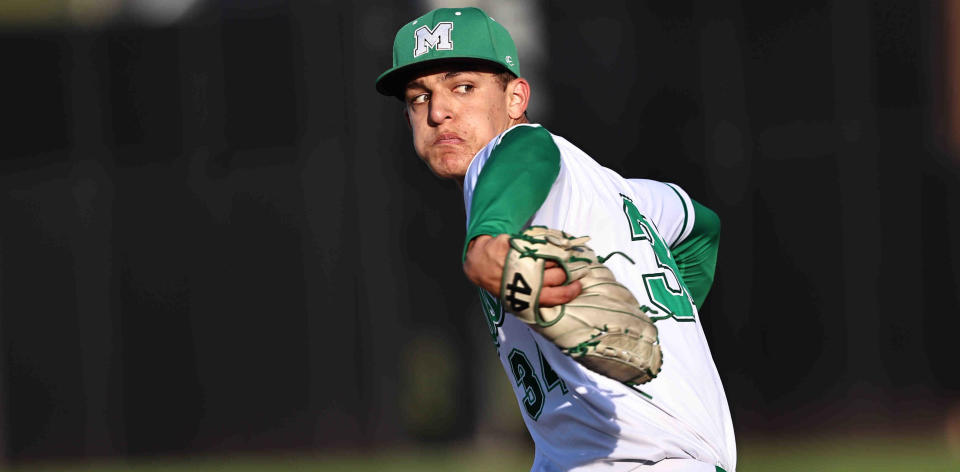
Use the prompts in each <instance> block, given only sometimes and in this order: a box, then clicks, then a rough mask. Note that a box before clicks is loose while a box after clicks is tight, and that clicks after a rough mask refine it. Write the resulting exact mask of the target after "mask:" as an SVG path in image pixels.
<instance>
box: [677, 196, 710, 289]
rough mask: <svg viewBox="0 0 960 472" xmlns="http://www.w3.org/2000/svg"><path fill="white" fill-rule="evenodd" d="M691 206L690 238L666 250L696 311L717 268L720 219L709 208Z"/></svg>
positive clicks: (695, 203)
mask: <svg viewBox="0 0 960 472" xmlns="http://www.w3.org/2000/svg"><path fill="white" fill-rule="evenodd" d="M690 201H691V202H692V203H693V214H694V220H693V229H692V230H691V231H690V235H689V236H687V238H686V239H684V240H683V242H681V243H680V244H678V245H677V246H676V247H674V248H673V249H671V250H670V252H671V253H672V254H673V259H674V260H675V261H676V262H677V268H678V269H680V277H682V278H683V282H684V284H686V286H687V288H688V289H690V294H691V295H693V301H694V303H696V305H697V308H700V307H701V306H702V305H703V302H704V300H706V299H707V293H709V292H710V286H711V285H713V273H714V270H715V269H716V267H717V249H718V248H719V245H720V217H718V216H717V214H716V213H714V212H713V211H712V210H710V209H709V208H707V207H705V206H703V205H701V204H700V203H697V202H696V201H695V200H693V199H691V200H690Z"/></svg>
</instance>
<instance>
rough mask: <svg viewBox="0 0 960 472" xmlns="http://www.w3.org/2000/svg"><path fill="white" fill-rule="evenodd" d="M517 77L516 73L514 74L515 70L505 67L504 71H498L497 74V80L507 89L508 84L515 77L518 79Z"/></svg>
mask: <svg viewBox="0 0 960 472" xmlns="http://www.w3.org/2000/svg"><path fill="white" fill-rule="evenodd" d="M516 78H517V76H516V74H514V73H513V72H510V71H508V70H506V69H504V70H503V71H501V72H500V73H498V74H497V75H496V79H497V82H500V86H501V87H503V89H504V90H506V89H507V85H508V84H509V83H510V82H511V81H512V80H513V79H516Z"/></svg>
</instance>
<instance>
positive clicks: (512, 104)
mask: <svg viewBox="0 0 960 472" xmlns="http://www.w3.org/2000/svg"><path fill="white" fill-rule="evenodd" d="M528 105H530V83H529V82H527V79H524V78H522V77H519V78H516V79H513V80H511V81H510V83H509V84H507V114H508V115H510V118H511V119H513V120H519V119H521V118H522V117H523V114H524V113H525V112H526V111H527V106H528Z"/></svg>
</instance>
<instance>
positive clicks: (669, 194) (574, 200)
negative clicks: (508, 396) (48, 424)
mask: <svg viewBox="0 0 960 472" xmlns="http://www.w3.org/2000/svg"><path fill="white" fill-rule="evenodd" d="M376 88H377V90H378V91H379V92H380V93H381V94H384V95H388V96H394V97H397V98H399V99H401V100H402V101H403V102H404V106H405V108H404V109H405V116H406V120H407V121H408V123H409V126H410V129H411V132H412V136H413V144H414V148H415V150H416V153H417V155H418V156H419V157H420V158H421V159H422V160H423V161H424V162H425V163H426V164H427V165H428V166H429V167H430V169H431V170H432V171H433V173H434V174H435V175H437V176H438V177H441V178H445V179H452V180H455V181H456V182H457V183H459V184H460V186H461V188H462V189H463V199H464V206H465V208H466V214H467V234H466V240H465V244H464V252H463V261H464V262H463V267H464V272H465V274H466V275H467V277H468V278H469V279H470V280H471V281H472V282H473V283H474V284H476V285H477V286H478V287H479V288H480V290H479V292H480V298H481V301H482V306H483V309H484V312H485V315H486V322H487V326H488V327H489V330H490V335H491V337H492V340H493V343H494V345H495V346H496V348H497V352H498V354H499V356H500V361H501V363H502V364H503V367H504V369H505V370H506V374H507V377H508V379H509V381H510V383H511V384H512V385H513V386H514V391H515V393H516V396H517V401H518V403H519V406H520V412H521V415H522V416H523V418H524V420H525V422H526V426H527V429H528V430H529V432H530V435H531V436H532V437H533V439H534V442H535V444H536V453H535V457H534V462H533V470H536V471H554V470H603V471H621V470H652V471H668V470H669V471H691V472H692V471H704V472H713V471H718V470H723V471H733V470H734V469H735V468H736V445H735V442H734V432H733V426H732V422H731V419H730V412H729V408H728V406H727V400H726V397H725V394H724V391H723V386H722V385H721V382H720V378H719V376H718V374H717V369H716V366H715V365H714V363H713V359H712V357H711V355H710V350H709V347H708V346H707V340H706V338H705V336H704V333H703V329H702V327H701V324H700V320H699V318H700V314H699V312H698V307H699V306H700V305H701V304H702V303H703V301H704V299H705V298H706V296H707V292H708V291H709V289H710V286H711V284H712V282H713V274H714V267H715V263H716V254H717V241H718V238H719V219H718V218H717V216H716V215H715V214H714V213H713V212H711V211H710V210H708V209H707V208H705V207H704V206H702V205H700V204H699V203H697V202H696V201H694V200H693V199H691V198H690V197H689V196H688V195H687V194H686V193H685V192H684V191H683V190H682V189H681V188H680V187H678V186H676V185H673V184H667V183H662V182H657V181H653V180H638V179H626V178H623V177H621V176H620V175H618V174H617V173H615V172H613V171H611V170H609V169H607V168H604V167H602V166H601V165H599V164H598V163H597V162H596V161H594V160H593V159H592V158H591V157H590V156H588V155H587V154H585V153H584V152H583V151H581V150H580V149H578V148H577V147H576V146H574V145H573V144H571V143H570V142H569V141H567V140H566V139H564V138H562V137H560V136H556V135H554V134H551V133H550V132H549V131H548V130H546V129H545V128H544V127H542V126H540V125H537V124H533V123H529V122H528V121H527V116H526V109H527V105H528V103H529V100H530V94H531V87H530V84H529V83H528V82H527V81H526V80H524V79H523V78H522V76H521V74H520V62H519V59H518V56H517V51H516V46H515V45H514V42H513V40H512V39H511V37H510V34H509V33H508V32H507V30H506V29H505V28H504V27H503V26H501V25H500V24H499V23H497V22H496V21H495V20H494V19H493V18H490V17H489V16H487V15H486V14H485V13H484V12H483V11H482V10H479V9H476V8H453V9H437V10H434V11H431V12H429V13H427V14H425V15H423V16H421V17H419V18H417V19H415V20H412V21H411V22H409V23H407V24H405V25H403V27H402V28H401V29H400V30H399V32H398V33H397V36H396V39H395V41H394V45H393V67H391V68H390V69H388V70H387V71H386V72H384V73H383V74H382V75H380V77H379V78H378V79H377V82H376ZM533 225H542V226H546V227H548V228H556V229H559V230H562V231H564V232H566V233H568V234H570V235H574V236H581V235H587V236H590V237H591V238H592V239H591V240H590V247H592V248H593V249H594V250H595V251H596V253H597V254H608V253H619V254H621V255H623V256H624V257H612V258H609V259H607V260H606V265H607V267H608V268H609V269H610V271H611V272H613V274H614V275H615V276H616V279H617V281H618V282H619V283H621V284H623V285H624V286H626V287H627V288H628V289H629V291H630V292H632V294H633V295H634V297H635V298H636V300H637V301H638V303H639V304H641V305H642V306H643V308H644V311H645V312H646V313H647V314H648V315H649V318H650V320H652V321H653V322H654V323H653V324H655V326H656V329H657V330H658V333H659V335H658V337H659V347H660V349H661V350H662V360H663V361H662V368H661V369H660V370H659V373H656V372H654V374H656V375H655V378H653V379H652V380H650V381H649V382H646V383H643V384H641V385H633V384H630V383H629V382H627V383H625V382H621V381H617V380H614V379H612V378H610V377H607V376H605V375H601V374H600V373H597V372H594V371H593V370H591V369H589V368H587V367H586V366H585V365H584V364H582V363H580V362H578V361H577V360H576V359H574V357H572V356H571V355H570V354H569V353H568V352H565V351H564V350H562V349H560V348H559V347H558V346H557V345H556V344H554V342H551V341H550V340H548V339H547V338H545V337H544V336H543V335H542V334H541V333H540V332H538V331H536V330H534V329H531V326H530V325H529V324H527V323H524V322H522V321H521V320H520V319H518V318H517V316H514V314H512V313H510V312H509V311H507V312H505V310H504V303H503V300H505V299H506V300H510V299H511V297H512V296H513V295H515V294H516V293H519V292H523V293H529V291H530V288H529V287H524V286H523V284H519V285H518V284H517V283H508V282H509V281H505V280H503V279H504V277H503V274H504V261H505V258H506V256H507V254H508V251H509V250H510V244H511V242H510V241H511V236H510V235H511V234H515V233H518V232H519V231H521V230H523V229H524V228H527V227H529V226H533ZM566 282H568V281H567V274H566V273H565V272H564V270H563V268H561V267H558V266H556V264H548V265H547V268H546V270H545V271H543V282H542V288H540V287H537V289H539V290H540V294H539V306H540V307H552V306H558V305H563V304H567V303H570V302H571V301H572V300H575V299H576V298H577V297H578V296H579V295H580V294H581V292H582V291H585V288H584V286H583V285H582V284H581V283H580V282H579V281H574V282H572V283H566ZM508 306H510V305H508Z"/></svg>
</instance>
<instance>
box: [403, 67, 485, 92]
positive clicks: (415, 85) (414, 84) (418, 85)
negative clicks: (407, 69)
mask: <svg viewBox="0 0 960 472" xmlns="http://www.w3.org/2000/svg"><path fill="white" fill-rule="evenodd" d="M470 72H476V71H472V70H453V71H450V72H447V73H445V74H443V77H441V78H440V82H444V81H446V80H449V79H452V78H454V77H456V76H458V75H461V74H467V73H470ZM422 80H423V79H415V80H411V81H410V82H407V86H406V87H405V88H404V90H410V89H420V90H429V89H428V88H427V86H426V85H425V84H424V83H423V82H422Z"/></svg>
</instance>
